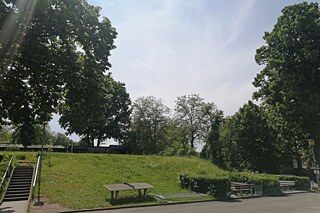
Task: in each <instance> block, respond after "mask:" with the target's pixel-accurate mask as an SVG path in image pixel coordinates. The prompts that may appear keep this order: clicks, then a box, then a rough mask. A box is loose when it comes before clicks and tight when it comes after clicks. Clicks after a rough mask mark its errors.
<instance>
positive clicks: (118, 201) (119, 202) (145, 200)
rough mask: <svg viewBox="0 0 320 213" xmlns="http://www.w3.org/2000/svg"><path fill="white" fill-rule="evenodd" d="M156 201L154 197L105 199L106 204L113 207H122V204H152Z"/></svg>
mask: <svg viewBox="0 0 320 213" xmlns="http://www.w3.org/2000/svg"><path fill="white" fill-rule="evenodd" d="M156 200H157V199H155V198H154V197H152V196H149V195H147V196H146V197H137V196H130V197H122V198H117V199H107V202H109V203H110V204H111V205H113V206H115V205H124V204H137V203H148V202H154V201H156Z"/></svg>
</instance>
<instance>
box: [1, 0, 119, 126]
mask: <svg viewBox="0 0 320 213" xmlns="http://www.w3.org/2000/svg"><path fill="white" fill-rule="evenodd" d="M100 10H101V8H100V7H95V6H91V5H89V4H88V3H87V2H86V1H85V0H68V1H65V0H41V1H37V0H30V1H13V0H4V1H0V24H1V32H0V47H1V48H0V69H1V72H0V75H1V76H0V77H1V78H0V81H1V82H0V85H1V86H0V116H1V120H2V121H11V122H12V123H14V124H15V125H20V126H30V125H33V124H35V123H47V122H48V121H49V120H50V119H51V115H52V113H54V112H57V106H58V105H59V103H61V102H63V100H64V95H65V92H66V88H68V89H70V87H71V86H70V85H73V86H79V85H76V83H79V82H80V83H82V82H81V78H82V76H81V73H80V72H79V70H81V66H82V65H83V64H90V65H91V66H94V67H98V68H99V69H97V70H99V72H97V73H96V74H97V75H100V76H101V75H102V74H103V73H104V72H106V71H107V70H108V69H109V68H110V67H111V65H110V63H109V60H108V57H109V55H110V51H111V50H112V49H113V48H115V46H114V43H113V41H114V39H115V38H116V35H117V33H116V31H115V29H114V28H113V27H112V26H111V24H110V21H109V20H108V19H107V18H106V17H102V18H100V14H99V12H100ZM83 60H84V61H85V63H83Z"/></svg>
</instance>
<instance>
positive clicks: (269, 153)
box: [220, 101, 280, 172]
mask: <svg viewBox="0 0 320 213" xmlns="http://www.w3.org/2000/svg"><path fill="white" fill-rule="evenodd" d="M228 128H229V130H228V131H229V133H227V134H223V135H222V137H221V138H220V139H221V140H222V141H224V143H225V144H227V146H226V147H228V146H229V147H231V150H230V151H228V153H230V154H231V153H232V155H235V156H228V158H229V159H232V160H231V161H233V162H231V164H230V165H232V166H233V167H235V168H237V169H250V170H258V171H260V172H275V171H276V169H277V167H276V166H275V164H276V162H277V159H279V158H278V155H279V152H278V147H277V146H278V144H277V143H276V134H275V131H274V130H273V128H272V127H271V126H270V125H269V122H268V120H267V117H266V114H265V112H264V110H263V109H261V108H260V107H259V106H257V105H255V104H254V103H252V102H251V101H249V102H248V104H245V105H244V106H243V107H241V108H240V109H239V111H238V112H237V113H236V114H235V115H233V116H232V117H231V119H230V123H229V124H228ZM229 143H231V144H229ZM230 145H231V146H230ZM279 164H280V163H279Z"/></svg>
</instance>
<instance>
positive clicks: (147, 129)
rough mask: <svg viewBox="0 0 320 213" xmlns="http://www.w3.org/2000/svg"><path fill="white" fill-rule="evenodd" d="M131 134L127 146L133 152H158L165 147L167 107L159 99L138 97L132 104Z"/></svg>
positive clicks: (167, 119) (167, 118)
mask: <svg viewBox="0 0 320 213" xmlns="http://www.w3.org/2000/svg"><path fill="white" fill-rule="evenodd" d="M132 110H133V111H132V127H131V136H130V139H129V141H128V142H127V144H126V145H127V146H128V147H129V148H130V149H131V150H132V152H133V153H139V154H158V153H159V152H161V151H162V150H164V148H165V147H166V144H167V140H166V130H167V126H168V121H169V112H170V110H169V108H168V107H167V106H165V105H164V104H163V103H162V100H161V99H159V100H158V99H156V98H155V97H153V96H148V97H140V98H138V99H137V100H136V101H135V102H134V103H133V105H132Z"/></svg>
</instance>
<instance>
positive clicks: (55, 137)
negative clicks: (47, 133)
mask: <svg viewBox="0 0 320 213" xmlns="http://www.w3.org/2000/svg"><path fill="white" fill-rule="evenodd" d="M51 141H52V145H62V146H70V145H71V144H72V143H73V141H72V140H71V139H70V138H68V137H67V136H66V135H65V134H62V133H60V132H58V133H55V134H52V135H51Z"/></svg>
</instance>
